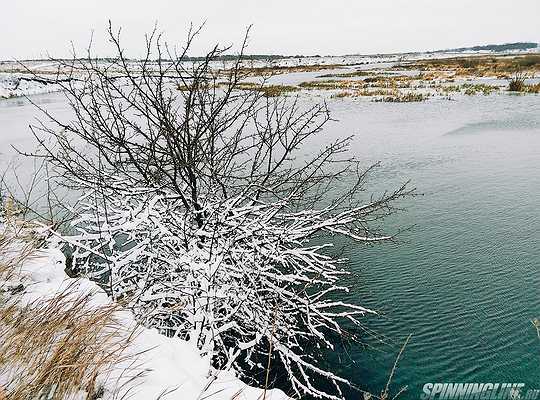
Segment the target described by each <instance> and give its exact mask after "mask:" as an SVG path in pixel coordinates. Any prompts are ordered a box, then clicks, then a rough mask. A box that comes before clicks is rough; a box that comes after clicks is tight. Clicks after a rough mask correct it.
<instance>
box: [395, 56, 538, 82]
mask: <svg viewBox="0 0 540 400" xmlns="http://www.w3.org/2000/svg"><path fill="white" fill-rule="evenodd" d="M394 68H396V69H413V70H420V71H429V72H434V73H448V72H452V73H453V74H454V75H455V76H473V77H496V78H507V77H508V76H509V75H511V74H512V73H514V72H515V71H524V72H527V73H529V74H532V73H536V72H539V71H540V54H528V55H519V56H471V57H454V58H441V59H432V60H419V61H414V62H411V63H407V64H401V65H396V66H395V67H394Z"/></svg>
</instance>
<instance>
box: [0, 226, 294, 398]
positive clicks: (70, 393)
mask: <svg viewBox="0 0 540 400" xmlns="http://www.w3.org/2000/svg"><path fill="white" fill-rule="evenodd" d="M43 237H44V230H43V229H42V228H40V227H38V226H36V225H27V224H21V223H19V222H9V221H7V222H6V221H4V222H3V223H2V224H1V226H0V339H1V340H0V398H2V394H4V395H8V398H9V399H14V400H15V399H28V398H38V397H39V396H48V395H53V394H54V395H55V397H54V398H58V399H62V400H67V399H69V400H71V399H77V400H79V399H80V400H86V399H104V400H105V399H111V400H112V399H117V398H125V396H128V395H129V398H130V399H133V400H150V399H169V398H171V399H172V398H182V399H186V400H191V399H193V400H196V399H197V400H198V399H202V398H205V399H211V400H230V399H239V400H256V399H257V400H258V399H262V398H266V399H267V400H285V399H288V397H287V396H286V395H285V394H284V393H283V392H281V391H280V390H268V391H267V392H266V393H265V391H264V390H262V389H257V388H253V387H250V386H247V385H246V384H244V383H243V382H241V381H240V380H239V379H238V378H237V377H236V375H235V373H234V371H217V370H215V369H213V368H212V367H211V365H210V359H209V358H208V357H201V356H200V355H199V351H198V350H197V348H196V346H195V345H194V344H193V343H189V342H186V341H183V340H180V339H177V338H168V337H165V336H163V335H160V334H159V333H158V332H157V330H155V329H146V328H143V327H141V326H139V325H138V324H137V323H136V321H135V320H134V318H133V315H132V314H131V312H130V311H128V310H125V309H122V307H121V306H120V305H115V304H112V303H111V301H110V300H109V298H108V296H107V295H106V294H105V292H104V291H103V290H102V289H101V288H99V286H97V285H96V284H95V283H93V282H90V281H89V280H87V279H84V278H80V279H72V278H69V277H68V276H67V275H66V274H65V272H64V268H65V257H64V255H63V254H62V252H61V251H60V250H59V249H58V244H57V243H55V242H54V241H52V242H45V241H44V240H43ZM38 243H39V244H40V245H39V246H38ZM40 398H41V397H40Z"/></svg>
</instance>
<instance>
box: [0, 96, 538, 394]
mask: <svg viewBox="0 0 540 400" xmlns="http://www.w3.org/2000/svg"><path fill="white" fill-rule="evenodd" d="M37 99H38V100H39V101H41V102H43V103H44V104H47V105H48V107H49V108H50V109H52V111H54V112H55V113H56V114H57V115H58V114H60V116H65V115H68V114H69V113H68V112H67V111H66V104H65V102H64V100H63V98H62V96H61V95H45V96H40V97H38V98H37ZM329 105H330V107H331V109H332V111H333V117H334V118H336V119H338V121H337V122H334V123H332V124H331V125H330V126H328V128H327V129H326V131H325V135H324V137H327V138H328V137H334V136H337V135H349V134H355V135H356V136H355V139H354V141H353V144H352V149H351V150H352V152H353V153H354V154H355V155H356V156H357V157H358V158H360V159H361V160H362V161H363V162H364V163H365V164H366V165H368V164H370V163H372V162H376V161H379V160H380V161H382V163H383V165H382V167H381V168H380V169H379V170H378V171H377V172H376V173H374V174H373V175H372V177H371V180H370V183H371V186H370V188H371V189H372V190H373V191H378V190H381V189H382V188H392V187H393V186H395V185H397V184H399V183H401V182H403V181H405V180H407V179H411V180H412V184H413V185H414V186H415V187H417V188H418V191H419V192H421V193H423V196H419V197H416V198H414V199H410V200H407V201H406V202H405V203H404V204H403V205H404V206H406V207H407V210H408V211H407V212H405V213H402V214H400V215H397V216H394V217H392V218H391V219H390V220H388V221H387V222H386V227H387V229H388V230H390V231H392V230H393V229H396V228H397V227H399V226H401V227H406V226H411V225H414V227H413V228H412V229H411V230H409V231H407V232H405V233H403V234H402V235H401V236H400V238H399V239H400V243H398V244H384V245H379V246H373V247H367V248H366V247H362V246H347V247H345V249H344V251H345V255H346V256H348V257H349V258H350V268H351V270H352V271H353V274H352V275H351V276H350V277H349V278H348V283H349V285H350V286H351V287H352V290H351V293H350V294H349V296H350V298H349V300H351V301H355V302H358V303H359V304H361V305H364V306H368V307H371V308H373V309H376V310H378V311H379V313H380V315H379V316H377V317H369V318H366V319H365V328H366V330H367V331H370V332H372V334H369V335H368V334H367V333H366V334H364V341H365V344H366V347H359V346H352V347H347V348H346V349H338V351H336V352H334V353H332V354H327V355H325V356H326V358H327V359H328V361H329V362H330V364H331V367H332V368H334V369H336V370H338V371H339V372H340V373H341V374H342V375H344V376H346V377H348V378H349V379H350V380H351V381H352V382H353V383H355V384H356V385H358V386H360V387H361V388H364V389H367V390H369V391H371V392H374V393H377V392H379V391H380V390H381V389H382V388H383V387H384V385H385V384H386V381H387V377H388V374H389V372H390V370H391V368H392V364H393V362H394V360H395V357H396V354H397V352H398V351H399V349H400V347H401V345H402V343H403V341H404V340H405V338H406V337H407V336H408V335H409V334H411V335H412V337H411V340H410V343H409V345H408V346H407V348H406V350H405V352H404V354H403V358H402V360H401V361H400V363H399V366H398V369H397V371H396V374H395V377H394V380H393V384H392V386H391V388H392V390H393V393H395V392H396V391H397V390H398V389H399V388H400V387H401V386H404V385H407V386H408V391H407V392H405V393H404V394H403V395H402V396H401V397H400V398H402V399H415V398H418V396H419V394H420V393H421V387H422V385H423V384H424V383H426V382H524V383H526V384H527V385H528V386H532V387H540V340H539V339H538V337H537V336H536V331H535V329H534V328H533V326H532V324H531V322H530V320H531V319H532V318H535V317H540V274H539V270H538V269H539V267H540V265H539V264H540V243H539V240H540V211H539V209H540V97H539V96H534V95H530V96H510V95H507V94H504V95H495V96H487V97H486V96H478V97H463V98H460V99H459V101H442V100H441V101H438V100H432V101H428V102H425V103H409V104H387V103H371V102H363V101H354V100H347V99H345V100H332V101H330V104H329ZM35 115H36V111H35V109H33V107H32V106H31V105H29V104H28V103H27V102H26V101H24V100H11V101H7V102H0V128H1V130H2V132H1V135H0V146H1V148H0V151H1V152H3V153H4V155H3V156H2V159H1V160H0V161H1V162H0V164H2V165H5V164H4V163H5V162H7V160H8V159H9V158H10V157H11V155H12V154H13V152H12V151H11V150H10V148H9V145H10V144H16V145H18V146H19V147H22V148H28V147H29V146H30V144H31V139H30V137H29V135H28V128H27V125H28V123H30V122H31V121H32V119H33V117H34V116H35ZM23 173H24V171H23ZM348 398H350V399H360V398H361V397H360V395H359V394H358V392H351V393H349V394H348Z"/></svg>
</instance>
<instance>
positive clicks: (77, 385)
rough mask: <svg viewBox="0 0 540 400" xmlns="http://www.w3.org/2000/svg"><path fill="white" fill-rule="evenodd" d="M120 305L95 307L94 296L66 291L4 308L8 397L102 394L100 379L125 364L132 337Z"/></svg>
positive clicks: (0, 327) (0, 350)
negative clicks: (117, 314)
mask: <svg viewBox="0 0 540 400" xmlns="http://www.w3.org/2000/svg"><path fill="white" fill-rule="evenodd" d="M115 311H116V308H115V307H114V306H108V307H99V308H95V307H91V306H90V296H89V295H86V296H77V297H73V295H72V294H71V293H70V292H69V291H66V292H64V293H61V294H58V295H56V296H54V297H53V298H51V299H49V300H47V301H45V302H44V301H41V300H40V301H36V302H33V303H31V304H28V305H25V306H20V305H18V304H9V305H5V306H3V307H2V308H1V309H0V337H2V343H1V344H0V373H1V374H2V375H4V376H7V377H9V378H8V383H7V385H6V388H5V390H6V393H7V399H8V400H18V399H21V400H22V399H33V398H38V397H39V396H43V395H45V394H51V393H54V395H53V397H52V398H58V399H69V398H70V397H74V396H76V395H77V394H78V393H79V392H80V391H84V392H86V394H87V398H89V399H90V398H93V397H92V396H96V394H98V393H99V391H100V388H99V387H96V382H95V381H96V377H97V376H98V374H103V373H104V372H106V371H107V370H108V369H110V368H111V367H112V365H114V364H115V363H117V362H119V361H120V359H121V357H122V353H123V350H124V349H125V348H126V346H127V345H128V344H129V335H125V334H124V332H122V328H121V327H120V324H118V323H117V322H116V321H115V320H114V312H115Z"/></svg>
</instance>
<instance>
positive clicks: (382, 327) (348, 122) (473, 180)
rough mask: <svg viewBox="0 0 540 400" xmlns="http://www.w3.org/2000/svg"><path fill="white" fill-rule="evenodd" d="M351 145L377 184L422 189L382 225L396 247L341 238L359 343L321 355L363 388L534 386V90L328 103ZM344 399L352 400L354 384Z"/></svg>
mask: <svg viewBox="0 0 540 400" xmlns="http://www.w3.org/2000/svg"><path fill="white" fill-rule="evenodd" d="M332 108H333V109H334V116H336V117H337V118H338V119H340V121H339V123H336V124H334V126H333V127H332V128H331V129H332V132H333V133H335V134H338V132H339V131H340V129H343V127H350V128H351V131H353V132H354V133H356V134H357V136H356V138H355V141H354V143H353V151H354V152H355V153H356V155H357V156H358V157H359V158H361V159H362V160H366V161H378V160H381V161H382V162H383V167H382V168H381V170H380V171H378V172H377V173H376V175H375V176H373V177H372V181H373V186H372V187H374V188H379V187H392V186H393V185H395V184H397V183H398V182H401V181H404V180H407V179H411V180H412V184H413V185H414V186H415V187H416V188H417V189H418V191H419V192H421V193H423V196H420V197H416V198H415V199H414V200H412V201H411V200H409V201H406V204H405V205H406V206H407V210H408V211H407V212H406V213H402V214H401V215H398V216H395V217H392V218H391V220H389V221H387V223H386V226H387V227H388V229H390V230H391V229H395V227H397V226H411V225H414V227H413V228H412V229H411V230H410V231H408V232H405V233H403V234H402V235H401V237H400V243H399V244H397V245H394V244H385V245H381V246H374V247H369V248H365V247H358V246H355V247H352V248H351V247H350V246H347V247H346V248H345V255H347V256H348V257H349V258H350V267H351V269H352V271H353V275H352V276H351V277H350V278H349V284H350V285H351V286H352V287H353V291H352V293H351V294H350V300H353V301H357V302H359V303H360V304H362V305H364V306H369V307H372V308H374V309H376V310H378V311H379V312H380V316H378V317H370V318H368V319H366V324H365V326H366V329H368V330H370V331H372V332H374V334H373V335H369V336H368V335H365V336H366V337H365V342H366V344H367V345H368V346H369V347H368V348H364V349H362V348H359V347H352V348H347V349H346V351H342V352H338V353H337V354H336V353H334V354H333V355H329V356H328V358H329V360H330V362H331V364H332V365H333V366H335V367H337V368H338V369H340V371H341V373H342V374H343V375H345V376H347V377H348V378H350V379H351V380H352V381H353V382H354V383H355V384H358V385H359V386H360V387H362V388H364V389H367V390H369V391H371V392H372V393H378V392H380V390H381V389H382V388H384V386H385V384H386V382H387V378H388V374H389V373H390V370H391V368H392V365H393V362H394V360H395V358H396V355H397V353H398V351H399V349H400V347H401V345H402V344H403V342H404V341H405V339H406V337H407V336H408V335H409V334H411V335H412V337H411V340H410V342H409V345H408V346H407V347H406V350H405V352H404V354H403V356H402V360H401V361H400V363H399V365H398V369H397V371H396V374H395V377H394V379H393V384H392V388H393V393H395V392H397V391H398V390H399V388H401V387H402V386H405V385H407V386H408V390H407V392H406V393H404V394H403V395H402V396H401V397H400V398H404V399H415V398H419V395H420V394H421V388H422V386H423V384H424V383H426V382H523V383H526V384H527V386H529V387H538V386H540V340H539V339H538V337H537V335H536V330H535V328H534V327H533V325H532V323H531V319H533V318H536V317H540V271H539V267H540V97H538V96H510V95H506V94H505V95H499V96H490V97H465V98H463V99H460V100H459V101H454V102H452V101H432V102H426V103H422V104H397V105H396V104H381V103H377V104H374V103H369V104H362V103H352V102H342V103H339V102H336V103H332ZM349 397H350V398H360V397H358V395H357V394H350V395H349Z"/></svg>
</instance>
